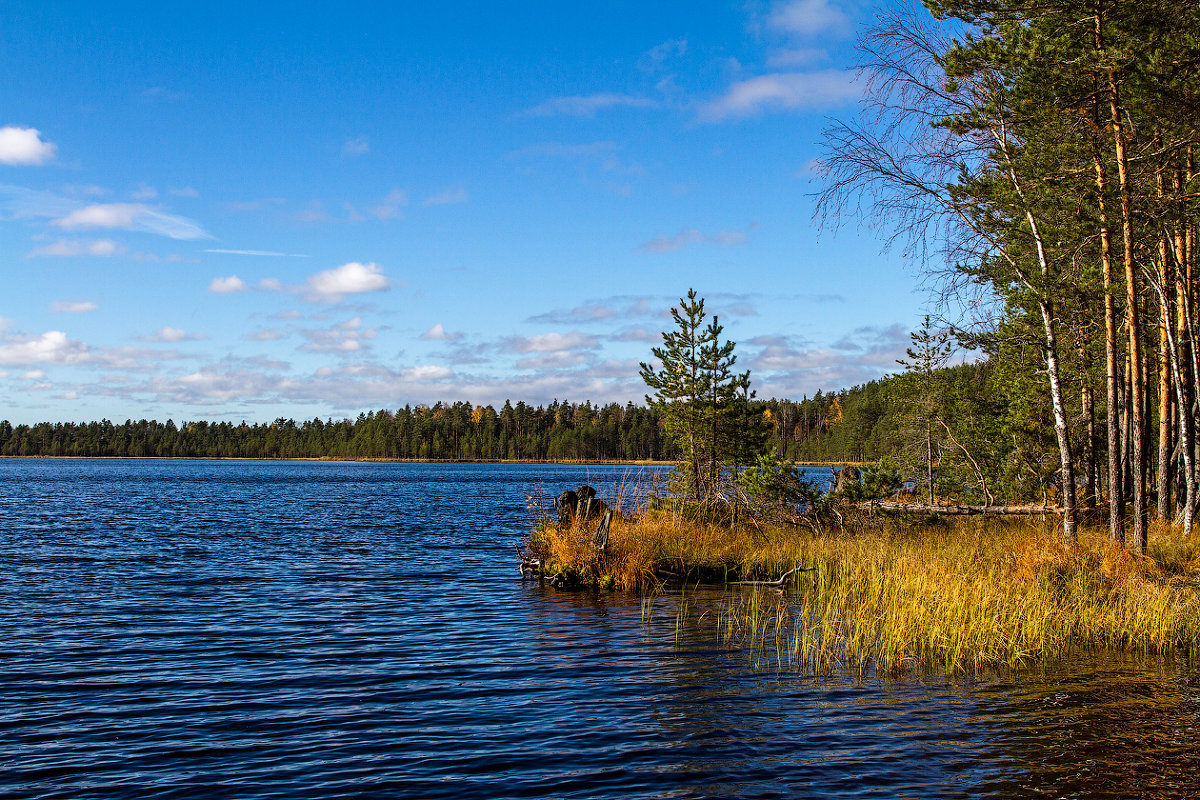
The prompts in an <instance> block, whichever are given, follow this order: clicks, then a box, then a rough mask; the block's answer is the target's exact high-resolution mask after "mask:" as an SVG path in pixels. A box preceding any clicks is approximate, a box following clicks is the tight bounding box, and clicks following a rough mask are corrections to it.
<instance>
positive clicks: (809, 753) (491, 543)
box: [0, 460, 1200, 798]
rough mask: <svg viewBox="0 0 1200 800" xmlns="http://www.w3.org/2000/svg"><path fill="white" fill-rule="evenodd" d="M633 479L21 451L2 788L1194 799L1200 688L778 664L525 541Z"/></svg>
mask: <svg viewBox="0 0 1200 800" xmlns="http://www.w3.org/2000/svg"><path fill="white" fill-rule="evenodd" d="M637 479H638V476H637V470H630V469H627V468H624V467H582V466H548V465H491V464H485V465H447V464H377V463H372V464H363V463H345V462H338V463H332V462H204V461H195V462H192V461H188V462H178V461H52V460H0V570H2V572H3V581H2V582H0V665H2V670H3V684H2V686H3V692H2V693H0V797H4V798H83V797H87V798H93V797H95V798H115V797H138V798H146V797H156V798H166V797H181V798H182V797H187V798H195V797H237V798H269V797H277V798H283V797H303V798H324V797H329V798H332V797H350V796H360V797H362V796H367V797H385V796H386V797H419V798H442V797H445V798H517V797H553V798H600V797H604V798H610V797H611V798H618V797H619V798H701V797H742V798H751V797H753V798H759V797H761V798H785V797H788V798H807V797H845V798H851V797H853V798H860V797H879V798H897V797H911V798H980V797H994V798H1026V797H1031V796H1046V797H1080V798H1084V797H1086V798H1093V797H1113V798H1117V797H1121V798H1125V797H1145V798H1184V797H1193V796H1196V794H1197V793H1198V792H1200V789H1198V787H1200V767H1198V765H1200V743H1198V738H1200V737H1198V733H1200V677H1198V675H1197V672H1196V671H1195V669H1194V668H1193V667H1192V666H1191V665H1189V664H1186V663H1184V662H1183V661H1182V660H1180V659H1173V658H1146V657H1137V656H1129V655H1120V654H1108V653H1082V654H1079V655H1078V656H1076V657H1075V658H1073V659H1071V660H1070V661H1069V662H1066V663H1055V664H1048V665H1046V664H1039V665H1036V666H1033V667H1030V668H1027V669H1024V670H1022V671H1021V672H1020V673H1017V674H999V675H983V676H975V677H961V676H960V677H955V678H945V677H939V676H936V675H916V676H910V677H904V678H898V679H890V680H884V679H876V678H866V679H863V678H854V677H852V676H836V675H835V676H832V677H825V678H821V679H817V678H812V677H805V676H801V675H792V674H788V673H786V672H777V671H773V670H763V669H760V668H756V666H755V665H754V664H753V663H752V661H751V659H750V658H748V657H747V654H746V653H742V652H738V651H727V650H725V649H722V648H720V647H718V646H717V645H716V642H715V640H714V639H712V638H711V637H710V636H708V635H707V633H706V632H705V631H704V630H700V629H696V628H694V627H689V628H685V629H684V630H682V631H681V633H680V635H679V636H677V631H676V625H675V611H674V609H675V607H676V604H677V603H678V602H679V597H678V595H676V594H671V593H666V594H664V595H662V596H659V597H656V598H652V599H650V600H648V601H645V602H644V601H643V600H642V599H641V598H638V597H633V596H626V595H622V594H614V593H603V594H597V593H592V592H576V593H570V592H556V591H554V590H552V589H549V588H548V587H544V586H540V585H538V584H537V583H536V582H522V581H520V580H519V575H518V572H517V559H516V548H517V546H518V545H519V543H520V542H521V540H522V539H523V537H524V535H525V533H526V531H527V530H528V529H529V526H530V524H531V511H530V510H529V509H528V508H527V505H528V501H527V498H529V497H530V496H533V497H535V498H537V497H539V496H540V497H541V498H542V499H543V502H546V501H548V500H549V498H551V497H553V496H554V495H556V494H557V493H558V492H560V491H562V490H563V489H566V488H574V487H576V486H578V485H579V484H580V483H585V482H586V483H590V484H591V485H593V486H595V487H596V488H597V489H598V490H599V492H600V495H601V497H603V498H604V499H611V498H612V496H613V495H614V494H615V492H616V491H617V490H618V489H619V488H620V487H621V486H625V487H626V488H628V486H629V485H631V484H632V483H634V482H636V481H637Z"/></svg>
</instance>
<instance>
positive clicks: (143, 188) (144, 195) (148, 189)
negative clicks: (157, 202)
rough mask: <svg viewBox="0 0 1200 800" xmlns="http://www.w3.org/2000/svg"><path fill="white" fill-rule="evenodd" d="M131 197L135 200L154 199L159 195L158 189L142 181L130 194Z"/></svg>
mask: <svg viewBox="0 0 1200 800" xmlns="http://www.w3.org/2000/svg"><path fill="white" fill-rule="evenodd" d="M130 197H132V198H133V199H134V200H153V199H155V198H156V197H158V189H155V188H154V187H153V186H148V185H146V184H144V183H142V184H139V185H138V188H137V189H135V190H134V191H133V192H132V193H131V194H130Z"/></svg>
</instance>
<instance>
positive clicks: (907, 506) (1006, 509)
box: [858, 500, 1062, 516]
mask: <svg viewBox="0 0 1200 800" xmlns="http://www.w3.org/2000/svg"><path fill="white" fill-rule="evenodd" d="M858 505H859V508H863V509H866V510H868V511H900V512H903V513H908V514H957V515H964V516H965V515H971V514H1022V515H1027V516H1037V515H1041V514H1061V513H1062V509H1061V508H1059V507H1058V506H959V505H948V506H938V505H930V504H928V503H898V502H894V501H890V500H873V501H871V502H867V503H859V504H858Z"/></svg>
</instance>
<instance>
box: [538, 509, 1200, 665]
mask: <svg viewBox="0 0 1200 800" xmlns="http://www.w3.org/2000/svg"><path fill="white" fill-rule="evenodd" d="M591 525H594V523H591ZM539 535H540V536H541V537H542V539H541V540H540V542H539V545H540V547H541V548H542V552H543V553H544V554H545V558H546V559H547V563H556V564H573V565H576V568H578V569H580V570H584V571H586V570H591V572H592V573H594V574H595V575H596V576H597V577H600V576H601V575H605V576H608V577H609V579H610V582H611V583H612V584H615V585H619V586H621V587H623V588H626V589H630V590H635V591H643V592H645V591H647V590H649V589H651V588H653V587H655V586H656V585H658V584H659V583H660V582H661V581H663V580H667V579H669V576H670V575H674V576H679V579H682V582H683V584H684V585H685V587H686V586H692V585H695V584H697V583H700V582H705V583H713V582H716V583H721V582H724V581H725V580H729V581H734V580H747V579H769V578H774V577H777V576H779V575H781V574H783V573H785V572H786V571H787V570H789V569H791V568H792V567H795V566H804V567H808V568H811V569H812V571H810V572H803V573H798V574H797V575H796V577H795V578H794V579H793V580H792V582H791V584H790V586H789V587H787V589H788V591H787V593H786V594H781V593H777V592H772V591H770V590H767V589H763V588H761V587H760V588H758V589H757V590H745V589H743V590H742V591H739V592H735V593H731V594H730V596H729V597H728V598H727V599H725V600H723V601H721V603H720V604H719V607H718V608H717V609H716V611H715V612H713V611H706V612H705V618H704V620H703V623H702V624H701V623H700V622H699V621H697V620H696V619H693V618H691V617H690V616H689V615H690V614H691V613H692V610H691V609H690V607H687V606H681V611H680V614H679V616H678V617H677V625H678V626H689V625H699V626H700V627H702V628H704V629H706V630H710V635H713V636H715V637H716V639H717V640H718V641H719V642H722V643H725V644H727V645H729V646H736V647H739V648H744V649H745V650H746V651H747V652H748V653H750V654H751V657H752V658H754V659H755V661H756V662H757V663H760V664H763V663H773V664H775V665H776V666H778V667H779V668H786V669H794V670H800V671H804V672H812V673H821V672H828V671H830V670H846V669H849V670H852V671H867V670H871V671H877V672H886V673H895V672H900V671H904V670H908V669H913V668H936V669H939V670H946V671H950V672H954V671H962V670H975V669H982V668H991V667H1015V666H1017V665H1020V664H1022V663H1025V662H1028V661H1030V660H1034V659H1041V658H1054V657H1060V656H1063V655H1066V654H1068V653H1070V652H1071V651H1072V650H1075V649H1078V648H1121V649H1131V650H1140V651H1147V652H1167V651H1171V650H1175V649H1183V650H1185V651H1187V652H1195V651H1196V650H1197V648H1200V545H1198V544H1197V542H1196V541H1195V540H1185V539H1182V538H1181V537H1180V536H1179V534H1178V533H1177V532H1175V531H1173V530H1172V529H1170V528H1169V527H1166V526H1163V527H1158V528H1155V529H1154V530H1153V532H1152V540H1151V544H1150V547H1149V549H1148V555H1147V556H1146V557H1138V556H1135V555H1133V554H1131V553H1129V552H1127V551H1125V550H1122V549H1120V548H1116V547H1113V546H1112V545H1111V544H1109V542H1108V539H1107V536H1106V532H1104V531H1087V530H1085V531H1082V532H1081V533H1080V536H1079V541H1078V544H1077V545H1076V547H1074V548H1073V549H1071V550H1066V549H1063V548H1062V547H1061V545H1060V544H1059V537H1058V532H1057V529H1056V526H1055V524H1054V521H1053V520H1041V519H1028V518H1026V519H1015V520H1014V519H995V518H978V517H972V518H966V519H960V520H957V521H953V522H935V523H933V524H920V525H917V524H906V523H902V522H895V521H881V520H877V519H874V520H873V519H870V518H863V519H860V520H857V521H855V522H853V523H846V524H844V525H842V526H840V527H839V528H838V529H837V530H833V531H813V530H806V529H797V528H779V527H763V528H746V527H733V528H731V527H728V526H721V525H715V524H711V523H705V522H696V521H691V520H688V519H687V518H685V517H684V516H682V515H679V514H670V513H661V512H650V511H644V512H643V513H641V514H640V515H639V516H637V517H636V518H634V519H617V520H614V522H613V527H612V532H611V534H610V546H609V549H608V550H607V551H606V552H605V553H604V554H603V555H601V556H599V557H597V556H596V555H595V554H593V553H591V552H590V537H589V524H588V523H585V524H583V525H580V526H575V527H568V528H555V527H553V526H547V527H545V528H544V529H543V530H542V531H541V532H540V533H539ZM668 573H669V575H668ZM710 626H711V627H710Z"/></svg>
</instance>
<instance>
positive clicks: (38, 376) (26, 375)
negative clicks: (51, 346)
mask: <svg viewBox="0 0 1200 800" xmlns="http://www.w3.org/2000/svg"><path fill="white" fill-rule="evenodd" d="M21 380H25V381H44V380H46V371H45V370H42V369H31V370H29V371H27V372H22V373H21Z"/></svg>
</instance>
